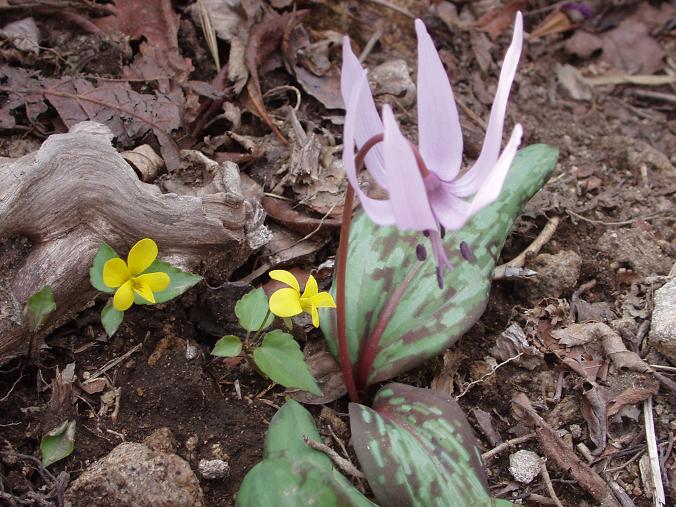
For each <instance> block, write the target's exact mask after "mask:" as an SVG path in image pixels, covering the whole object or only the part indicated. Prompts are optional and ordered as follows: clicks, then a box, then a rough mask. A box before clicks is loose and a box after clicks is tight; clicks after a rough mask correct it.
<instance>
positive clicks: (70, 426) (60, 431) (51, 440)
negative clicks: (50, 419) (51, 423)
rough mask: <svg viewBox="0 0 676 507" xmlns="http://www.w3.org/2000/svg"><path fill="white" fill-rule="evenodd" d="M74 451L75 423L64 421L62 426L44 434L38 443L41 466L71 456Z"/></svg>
mask: <svg viewBox="0 0 676 507" xmlns="http://www.w3.org/2000/svg"><path fill="white" fill-rule="evenodd" d="M73 449H75V421H64V423H63V424H62V425H60V426H59V427H57V428H54V429H53V430H52V431H50V432H49V433H46V434H45V435H44V436H43V437H42V440H41V441H40V452H41V453H42V464H43V465H44V466H45V467H48V466H49V465H51V464H52V463H55V462H57V461H59V460H60V459H63V458H66V457H68V456H70V455H71V453H72V452H73Z"/></svg>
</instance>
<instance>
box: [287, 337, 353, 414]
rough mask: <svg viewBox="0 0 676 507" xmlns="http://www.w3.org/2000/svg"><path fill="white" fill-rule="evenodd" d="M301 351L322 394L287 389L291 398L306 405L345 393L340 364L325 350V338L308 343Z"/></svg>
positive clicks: (329, 400) (327, 400) (325, 400)
mask: <svg viewBox="0 0 676 507" xmlns="http://www.w3.org/2000/svg"><path fill="white" fill-rule="evenodd" d="M303 353H304V354H305V362H306V363H307V365H308V368H309V369H310V373H311V374H312V376H313V377H314V378H315V380H316V381H317V385H318V386H319V389H321V391H322V396H315V395H313V394H310V393H308V392H307V391H295V390H293V391H289V390H288V391H287V392H288V393H289V396H290V397H291V398H293V399H294V400H296V401H299V402H301V403H306V404H308V405H323V404H325V403H331V402H332V401H335V400H337V399H338V398H341V397H342V396H344V395H345V393H347V388H346V387H345V381H344V380H343V373H342V371H341V369H340V365H339V364H338V362H337V361H336V359H335V358H334V357H333V355H331V353H330V352H329V351H328V350H326V341H325V340H319V341H318V342H312V343H309V344H308V345H306V346H305V350H304V351H303Z"/></svg>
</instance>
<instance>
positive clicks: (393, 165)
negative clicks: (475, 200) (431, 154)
mask: <svg viewBox="0 0 676 507" xmlns="http://www.w3.org/2000/svg"><path fill="white" fill-rule="evenodd" d="M383 125H384V127H385V139H384V141H383V150H384V152H385V167H387V176H388V182H387V183H388V187H389V188H388V191H389V194H390V202H391V204H392V211H393V212H394V216H395V220H396V223H397V227H399V229H401V230H415V231H425V230H436V229H437V221H436V220H435V218H434V215H433V214H432V209H431V208H430V203H429V201H428V199H427V191H426V189H425V183H424V182H423V178H422V175H421V174H420V169H419V168H418V162H417V161H416V158H415V155H414V153H413V150H412V148H411V146H410V144H409V142H408V140H407V139H406V138H405V137H404V136H403V134H402V133H401V131H400V130H399V126H398V125H397V120H396V119H395V118H394V113H393V112H392V108H391V107H390V106H389V105H385V106H384V107H383Z"/></svg>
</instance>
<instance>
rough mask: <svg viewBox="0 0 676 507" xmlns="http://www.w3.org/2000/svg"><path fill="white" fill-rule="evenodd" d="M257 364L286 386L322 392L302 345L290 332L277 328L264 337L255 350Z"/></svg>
mask: <svg viewBox="0 0 676 507" xmlns="http://www.w3.org/2000/svg"><path fill="white" fill-rule="evenodd" d="M253 360H254V362H255V363H256V366H258V368H259V369H260V370H261V371H262V372H263V373H264V374H265V375H267V376H268V377H270V379H271V380H273V381H274V382H277V383H278V384H281V385H283V386H284V387H296V388H298V389H303V390H304V391H308V392H310V393H312V394H315V395H317V396H321V395H322V392H321V390H320V389H319V386H317V382H316V381H315V379H314V377H313V376H312V374H311V373H310V370H309V369H308V366H307V364H306V363H305V359H304V357H303V353H302V352H301V350H300V345H298V342H297V341H296V340H295V339H294V337H293V336H291V335H290V334H288V333H285V332H283V331H280V330H279V329H275V330H274V331H270V332H269V333H267V334H266V335H265V336H264V337H263V343H262V344H261V346H260V347H258V348H257V349H256V350H254V352H253Z"/></svg>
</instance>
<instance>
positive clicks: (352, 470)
mask: <svg viewBox="0 0 676 507" xmlns="http://www.w3.org/2000/svg"><path fill="white" fill-rule="evenodd" d="M303 441H304V442H305V443H306V444H307V445H308V446H309V447H312V448H313V449H315V450H317V451H321V452H323V453H324V454H326V455H327V456H328V457H329V458H331V460H332V461H333V462H334V463H335V464H336V466H337V467H338V468H340V469H341V470H342V471H343V472H345V473H346V474H348V475H351V476H352V477H354V478H356V479H365V478H366V477H365V476H364V474H363V473H361V472H360V471H359V470H357V468H356V467H355V466H354V465H353V464H352V463H350V461H349V460H346V459H345V458H343V457H342V456H340V455H339V454H338V453H337V452H336V451H334V450H333V449H331V448H330V447H329V446H328V445H326V444H323V443H321V442H315V441H314V440H311V439H310V438H308V437H307V435H303Z"/></svg>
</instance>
